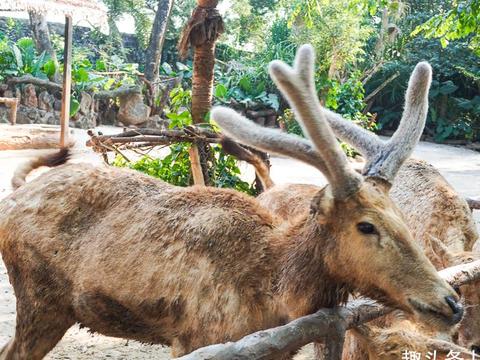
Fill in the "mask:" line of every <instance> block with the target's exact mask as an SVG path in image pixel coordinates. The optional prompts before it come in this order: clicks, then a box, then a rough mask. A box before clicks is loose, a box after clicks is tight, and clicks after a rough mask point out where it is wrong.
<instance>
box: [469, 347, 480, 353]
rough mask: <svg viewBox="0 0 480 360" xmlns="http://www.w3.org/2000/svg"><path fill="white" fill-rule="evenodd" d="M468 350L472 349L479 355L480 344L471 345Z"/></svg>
mask: <svg viewBox="0 0 480 360" xmlns="http://www.w3.org/2000/svg"><path fill="white" fill-rule="evenodd" d="M470 350H472V352H473V353H474V354H477V355H480V345H473V346H472V347H471V348H470Z"/></svg>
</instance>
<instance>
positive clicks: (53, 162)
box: [12, 148, 70, 190]
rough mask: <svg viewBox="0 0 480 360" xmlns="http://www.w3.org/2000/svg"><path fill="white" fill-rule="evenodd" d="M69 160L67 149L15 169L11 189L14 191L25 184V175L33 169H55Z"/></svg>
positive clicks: (40, 157)
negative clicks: (41, 167)
mask: <svg viewBox="0 0 480 360" xmlns="http://www.w3.org/2000/svg"><path fill="white" fill-rule="evenodd" d="M69 158H70V152H69V150H68V149H67V148H62V149H60V151H57V152H54V153H51V154H48V155H42V156H39V157H36V158H34V159H32V160H29V161H27V162H26V163H24V164H22V165H20V166H19V167H17V169H16V170H15V172H14V173H13V178H12V187H13V189H14V190H16V189H18V188H19V187H20V186H22V185H23V184H25V182H26V181H25V179H26V177H27V175H28V174H29V173H30V172H31V171H32V170H34V169H36V168H39V167H40V166H48V167H55V166H59V165H62V164H65V163H66V162H67V161H68V159H69Z"/></svg>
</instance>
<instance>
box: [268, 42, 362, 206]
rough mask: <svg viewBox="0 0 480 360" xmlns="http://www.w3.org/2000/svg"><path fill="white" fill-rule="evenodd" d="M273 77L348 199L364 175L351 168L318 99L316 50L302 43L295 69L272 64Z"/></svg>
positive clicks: (332, 181)
mask: <svg viewBox="0 0 480 360" xmlns="http://www.w3.org/2000/svg"><path fill="white" fill-rule="evenodd" d="M269 70H270V76H271V77H272V79H273V80H274V81H275V83H276V84H277V87H278V88H279V89H280V90H281V92H282V93H283V95H284V96H285V97H286V98H287V100H288V102H289V103H290V105H291V106H292V108H293V110H294V112H295V113H296V115H297V118H298V119H299V122H300V124H301V125H302V128H303V130H304V132H305V134H306V135H307V136H308V137H309V138H310V139H311V140H312V142H313V144H314V145H315V147H316V149H317V151H318V152H319V153H320V155H321V157H322V158H323V160H324V163H325V165H326V166H327V169H328V170H327V172H325V173H324V174H325V176H326V177H327V178H328V180H329V183H330V185H331V186H332V189H333V192H334V194H335V195H336V196H337V197H340V198H345V197H347V196H348V195H350V194H351V193H353V192H355V191H356V190H357V189H358V188H359V186H360V184H361V181H362V180H361V177H360V176H359V175H358V174H357V173H356V172H355V171H354V170H353V169H352V168H351V167H350V164H349V163H348V161H347V157H346V156H345V154H344V153H343V151H342V149H341V148H340V146H339V144H338V142H337V140H336V138H335V136H334V134H333V132H332V130H331V129H330V127H329V125H328V124H327V121H326V119H325V115H324V113H323V111H322V107H321V105H320V102H319V101H318V98H317V95H316V92H315V84H314V81H313V80H314V75H313V70H314V52H313V49H312V47H311V46H310V45H303V46H302V47H301V48H300V49H299V50H298V52H297V56H296V59H295V66H294V68H293V69H292V68H290V67H289V66H288V65H286V64H285V63H283V62H281V61H272V62H271V63H270V69H269Z"/></svg>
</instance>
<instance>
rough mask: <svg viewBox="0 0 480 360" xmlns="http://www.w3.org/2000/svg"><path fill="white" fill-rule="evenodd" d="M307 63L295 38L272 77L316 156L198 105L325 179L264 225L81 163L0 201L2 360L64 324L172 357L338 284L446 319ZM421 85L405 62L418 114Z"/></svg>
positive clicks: (332, 299) (449, 322) (229, 199)
mask: <svg viewBox="0 0 480 360" xmlns="http://www.w3.org/2000/svg"><path fill="white" fill-rule="evenodd" d="M313 64H314V56H313V50H312V48H311V47H310V46H303V47H301V48H300V49H299V51H298V54H297V57H296V61H295V67H294V68H293V69H291V68H290V67H288V66H287V65H285V64H283V63H281V62H278V61H276V62H273V63H272V64H271V66H270V72H271V75H272V77H273V78H274V80H275V81H276V83H277V84H278V86H279V88H280V89H281V90H282V92H283V93H284V94H285V95H286V96H287V98H288V99H289V101H290V103H291V105H292V106H293V107H294V109H295V111H296V113H297V116H298V118H299V119H300V121H301V122H302V123H303V124H304V126H305V129H307V133H308V134H309V136H310V138H311V139H312V141H314V143H315V146H316V148H315V151H311V149H310V148H309V147H308V146H307V145H308V143H306V142H305V141H304V140H302V139H301V138H298V137H295V136H290V135H287V134H283V133H281V132H278V131H275V130H268V129H263V128H261V127H258V126H253V125H252V124H251V123H250V122H249V121H248V120H246V119H245V118H243V117H241V116H240V115H238V114H237V113H235V112H234V111H232V110H229V109H225V108H216V109H214V110H213V112H212V116H213V118H214V119H215V120H216V121H217V122H218V123H219V124H220V126H221V127H222V128H223V130H224V131H226V132H228V133H230V135H232V136H233V137H234V138H236V139H237V140H239V141H241V142H243V143H245V144H248V145H252V146H255V145H256V144H258V143H260V144H262V146H260V147H262V148H264V149H266V150H268V151H273V150H276V152H278V153H280V154H283V155H287V156H291V157H294V158H296V159H300V160H303V161H306V162H308V163H310V164H313V165H314V166H316V167H317V168H318V169H319V170H321V171H322V172H324V174H325V175H326V176H327V178H328V180H329V182H330V185H329V186H328V187H326V188H324V189H323V190H322V191H320V192H319V193H318V194H317V195H316V196H315V197H314V199H311V207H310V208H311V211H310V212H308V213H306V214H305V215H304V216H300V217H298V218H297V219H295V220H293V219H292V220H290V221H287V222H278V221H277V218H275V217H273V216H272V214H271V213H270V212H269V211H267V210H266V209H264V208H263V207H262V206H261V205H260V204H259V203H258V201H257V200H256V199H254V198H252V197H249V196H246V195H243V194H241V193H239V192H236V191H233V190H226V189H216V188H208V187H200V186H194V187H189V188H181V187H175V186H172V185H169V184H166V183H164V182H162V181H159V180H157V179H154V178H151V177H149V176H147V175H143V174H140V173H138V172H134V171H131V170H126V169H118V168H111V167H95V166H91V165H89V164H66V165H61V166H59V167H57V168H55V169H53V170H51V171H49V172H47V173H45V174H42V175H41V176H40V177H38V178H36V179H35V180H33V181H31V182H29V183H26V184H24V185H22V186H20V187H19V188H18V189H17V190H16V191H14V192H13V193H12V194H11V195H9V196H8V197H6V198H5V199H4V200H3V201H2V202H1V203H0V251H1V253H2V257H3V260H4V262H5V265H6V267H7V270H8V274H9V278H10V281H11V283H12V285H13V287H14V290H15V295H16V298H17V324H16V330H15V337H14V338H13V339H12V340H11V341H10V342H9V343H8V344H7V345H6V346H5V347H4V348H3V349H2V350H1V352H0V359H27V358H28V359H40V358H42V357H43V356H45V354H47V353H48V352H49V351H50V350H51V349H52V348H53V347H54V346H55V344H56V343H57V342H58V341H59V340H60V339H61V338H62V336H63V335H64V333H65V332H66V330H67V329H68V328H69V327H70V326H72V325H73V324H74V323H76V322H78V323H80V324H81V325H82V326H86V327H88V328H89V329H90V330H91V331H94V332H98V333H101V334H105V335H108V336H115V337H123V338H129V339H135V340H139V341H142V342H148V343H159V344H165V345H170V346H171V347H172V352H173V355H174V356H178V355H182V354H185V353H188V352H191V351H192V350H194V349H196V348H199V347H202V346H205V345H208V344H213V343H219V342H226V341H229V340H236V339H239V338H240V337H242V336H244V335H246V334H249V333H252V332H254V331H257V330H260V329H265V328H268V327H272V326H276V325H279V324H283V323H285V322H286V321H288V320H289V319H292V318H295V317H298V316H300V315H305V314H309V313H311V312H313V311H315V310H317V309H318V308H321V307H329V306H334V305H337V304H340V303H342V302H344V301H346V300H347V297H348V294H349V293H350V292H352V291H358V292H360V293H361V294H364V295H367V296H370V297H372V298H374V299H377V300H380V301H382V302H383V303H385V304H388V305H391V306H394V307H396V308H399V309H402V310H404V311H405V312H407V313H409V314H411V315H413V316H414V317H416V318H418V319H419V320H420V321H422V322H427V323H430V324H432V325H434V326H436V327H438V328H442V329H443V328H450V327H452V326H453V325H454V324H456V323H458V322H459V321H460V319H461V318H462V315H463V308H462V306H461V304H460V303H459V297H458V295H457V294H456V292H455V291H454V290H453V289H452V288H451V287H450V286H449V285H448V284H447V283H446V282H445V281H444V280H443V279H441V278H440V277H439V275H438V273H437V272H436V270H435V268H434V267H433V265H432V264H431V263H430V262H429V261H428V259H427V258H426V256H425V255H424V254H423V253H422V252H421V251H420V249H419V248H418V246H417V245H416V244H415V243H414V241H413V239H412V237H411V235H410V233H409V231H408V227H407V226H406V224H405V223H404V221H403V220H402V215H401V213H400V211H399V210H398V209H397V208H396V207H395V205H394V204H393V202H392V201H391V200H390V198H389V197H388V186H387V183H386V182H385V181H384V180H382V179H379V178H377V177H376V176H375V174H371V175H370V176H368V177H362V176H361V175H360V174H358V173H357V172H355V171H354V170H353V169H352V168H351V167H350V165H349V163H348V161H347V159H346V157H345V155H344V153H343V152H342V150H341V149H340V147H339V145H338V143H337V141H336V139H335V137H334V135H333V133H332V131H331V129H330V128H329V126H328V123H327V122H326V120H325V117H324V116H323V112H322V111H321V108H320V104H319V103H318V101H317V98H316V96H315V88H314V83H313V67H314V66H313ZM430 79H431V70H430V67H429V66H428V65H427V64H424V63H422V64H419V65H418V66H417V68H416V70H415V73H414V79H413V80H412V82H413V83H414V84H413V87H414V88H415V91H416V92H417V93H418V96H419V97H421V98H422V99H423V101H422V102H420V103H419V104H418V106H420V107H422V108H426V106H427V105H426V103H427V97H426V94H427V90H428V87H429V84H430ZM395 156H398V154H396V155H395ZM402 156H404V154H402ZM47 160H48V161H50V162H51V163H54V164H59V163H60V162H62V161H64V160H65V154H64V155H63V158H62V155H61V154H60V155H58V156H57V158H53V159H52V158H47V159H45V158H44V159H43V160H42V161H40V163H39V162H38V161H37V162H36V163H31V164H30V169H31V168H34V167H36V166H39V165H40V164H41V163H42V162H46V161H47ZM383 161H386V162H389V161H394V162H395V161H396V159H392V158H390V157H389V156H386V157H385V158H384V159H383ZM396 162H397V163H398V166H400V164H401V162H398V161H396ZM391 170H392V174H391V175H392V176H393V175H394V173H395V172H396V169H394V168H392V169H391ZM26 173H28V168H27V167H25V168H23V170H22V171H21V172H20V173H19V174H26ZM21 176H24V175H21ZM23 180H24V179H23V178H20V179H18V178H15V179H14V183H15V184H21V183H22V182H23ZM286 356H287V355H286Z"/></svg>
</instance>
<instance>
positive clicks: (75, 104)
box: [70, 97, 80, 117]
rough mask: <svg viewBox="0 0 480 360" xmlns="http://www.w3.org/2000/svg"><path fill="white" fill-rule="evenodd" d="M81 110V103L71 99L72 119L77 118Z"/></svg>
mask: <svg viewBox="0 0 480 360" xmlns="http://www.w3.org/2000/svg"><path fill="white" fill-rule="evenodd" d="M79 109H80V103H79V102H78V100H77V99H75V98H73V97H72V98H70V117H72V116H75V114H76V113H77V112H78V110H79Z"/></svg>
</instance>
